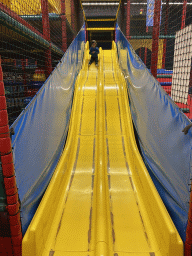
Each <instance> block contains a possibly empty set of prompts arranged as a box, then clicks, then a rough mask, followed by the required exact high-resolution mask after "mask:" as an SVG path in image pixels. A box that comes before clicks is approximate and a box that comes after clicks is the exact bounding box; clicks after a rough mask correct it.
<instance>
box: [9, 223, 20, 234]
mask: <svg viewBox="0 0 192 256" xmlns="http://www.w3.org/2000/svg"><path fill="white" fill-rule="evenodd" d="M10 230H11V236H18V235H20V234H21V225H20V224H19V225H15V226H10Z"/></svg>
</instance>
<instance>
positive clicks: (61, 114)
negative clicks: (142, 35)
mask: <svg viewBox="0 0 192 256" xmlns="http://www.w3.org/2000/svg"><path fill="white" fill-rule="evenodd" d="M84 47H85V26H83V27H82V29H81V31H80V32H79V34H78V35H77V37H76V38H75V40H74V41H73V43H72V44H71V45H70V47H69V48H68V50H67V52H66V53H65V55H64V56H63V58H62V59H61V61H60V63H59V64H58V65H57V67H56V68H55V69H54V71H53V72H52V74H51V75H50V76H49V78H48V79H47V81H46V82H45V83H44V85H43V86H42V88H41V89H40V91H39V92H38V93H37V94H36V96H35V97H34V98H33V100H32V101H31V102H30V103H29V105H28V106H27V107H26V109H25V110H24V111H23V112H22V113H21V115H20V116H19V117H18V118H17V120H16V121H15V122H14V123H13V125H12V127H13V128H14V130H15V135H14V136H13V137H12V146H13V155H14V162H15V173H16V181H17V187H18V193H19V197H20V200H21V218H22V219H21V221H22V231H23V233H25V231H26V229H27V227H28V225H29V223H30V221H31V219H32V217H33V215H34V213H35V211H36V209H37V206H38V204H39V202H40V200H41V198H42V196H43V194H44V192H45V189H46V187H47V185H48V183H49V181H50V179H51V177H52V174H53V172H54V169H55V167H56V165H57V163H58V160H59V158H60V156H61V153H62V151H63V147H64V144H65V140H66V137H67V132H68V126H69V119H70V114H71V108H72V100H73V92H74V85H75V80H76V77H77V75H78V73H79V70H80V69H81V66H82V61H83V55H84Z"/></svg>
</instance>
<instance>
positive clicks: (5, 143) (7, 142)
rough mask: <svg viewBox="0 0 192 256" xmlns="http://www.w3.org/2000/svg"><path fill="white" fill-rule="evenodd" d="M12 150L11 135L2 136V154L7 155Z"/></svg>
mask: <svg viewBox="0 0 192 256" xmlns="http://www.w3.org/2000/svg"><path fill="white" fill-rule="evenodd" d="M10 152H11V139H10V137H7V138H0V153H1V155H5V154H8V153H10Z"/></svg>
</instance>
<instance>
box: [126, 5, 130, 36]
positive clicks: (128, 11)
mask: <svg viewBox="0 0 192 256" xmlns="http://www.w3.org/2000/svg"><path fill="white" fill-rule="evenodd" d="M130 6H131V5H130V0H127V20H126V38H127V40H129V36H130Z"/></svg>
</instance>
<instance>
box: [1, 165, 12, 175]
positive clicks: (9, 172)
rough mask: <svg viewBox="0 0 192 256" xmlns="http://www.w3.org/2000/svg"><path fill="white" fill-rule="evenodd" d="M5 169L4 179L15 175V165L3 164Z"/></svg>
mask: <svg viewBox="0 0 192 256" xmlns="http://www.w3.org/2000/svg"><path fill="white" fill-rule="evenodd" d="M2 169H3V176H4V177H11V176H13V175H14V174H15V169H14V164H13V163H10V164H2Z"/></svg>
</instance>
